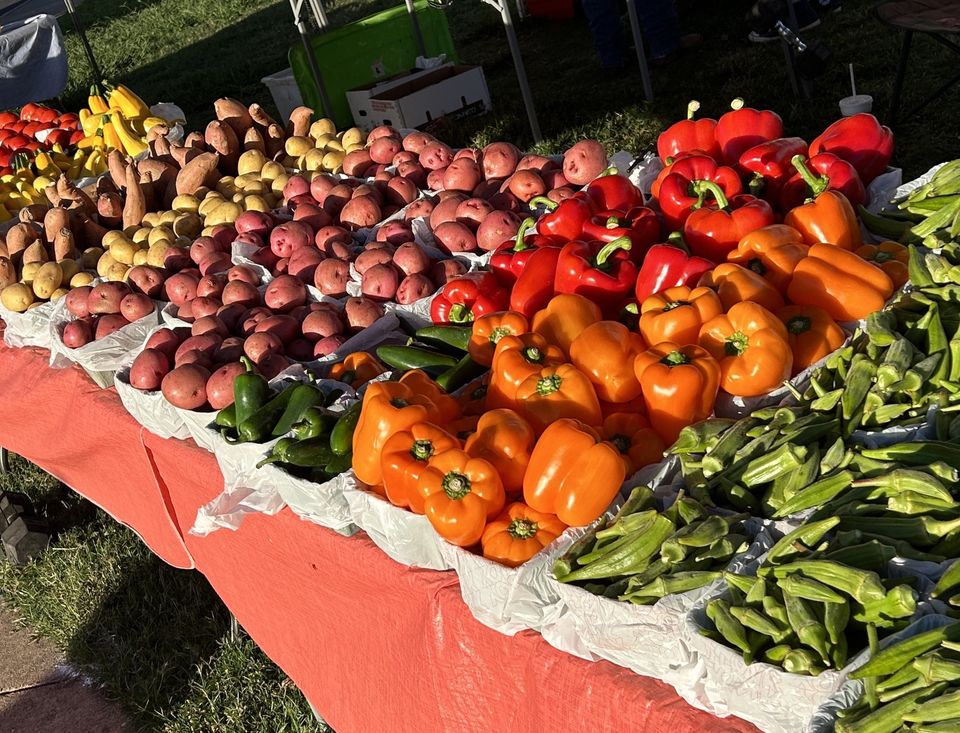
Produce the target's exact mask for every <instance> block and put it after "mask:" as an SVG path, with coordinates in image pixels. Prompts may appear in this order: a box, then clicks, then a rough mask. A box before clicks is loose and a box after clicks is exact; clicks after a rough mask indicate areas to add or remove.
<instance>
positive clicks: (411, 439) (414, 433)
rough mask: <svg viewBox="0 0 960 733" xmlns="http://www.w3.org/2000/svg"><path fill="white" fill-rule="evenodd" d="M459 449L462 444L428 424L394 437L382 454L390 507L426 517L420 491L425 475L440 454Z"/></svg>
mask: <svg viewBox="0 0 960 733" xmlns="http://www.w3.org/2000/svg"><path fill="white" fill-rule="evenodd" d="M459 447H460V441H459V440H457V439H456V438H455V437H453V436H452V435H451V434H450V433H448V432H447V431H446V430H444V429H443V428H439V427H437V426H436V425H433V424H432V423H428V422H422V423H417V424H416V425H411V426H410V428H409V429H408V430H401V431H400V432H399V433H394V434H393V435H391V436H390V437H389V438H388V439H387V442H386V443H384V444H383V451H382V452H381V453H380V470H381V473H382V474H383V488H384V491H385V492H386V495H387V499H389V501H390V503H391V504H393V505H394V506H399V507H410V510H411V511H414V512H416V513H417V514H423V496H422V495H421V494H420V492H419V491H418V490H417V485H418V484H419V482H420V473H421V471H423V469H424V468H426V466H427V461H429V460H430V458H431V457H433V456H434V455H436V454H437V453H443V452H444V451H448V450H451V449H453V448H459Z"/></svg>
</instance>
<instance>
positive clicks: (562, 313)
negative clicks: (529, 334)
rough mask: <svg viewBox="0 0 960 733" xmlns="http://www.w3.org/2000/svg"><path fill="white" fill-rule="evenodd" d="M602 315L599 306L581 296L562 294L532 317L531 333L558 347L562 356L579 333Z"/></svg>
mask: <svg viewBox="0 0 960 733" xmlns="http://www.w3.org/2000/svg"><path fill="white" fill-rule="evenodd" d="M601 318H603V315H602V314H601V313H600V306H598V305H597V304H596V303H594V302H593V301H592V300H589V299H588V298H584V297H583V296H582V295H575V294H572V293H564V294H562V295H556V296H554V297H553V298H552V299H551V300H550V302H549V303H547V307H546V308H544V309H543V310H541V311H539V312H538V313H537V314H536V315H534V317H533V331H534V333H539V334H540V335H541V336H543V337H544V338H545V339H546V340H547V341H548V342H549V343H551V344H555V345H556V346H558V347H560V349H561V350H562V351H563V353H564V354H567V353H569V352H570V344H572V343H573V340H574V339H575V338H576V337H577V336H579V335H580V332H581V331H582V330H583V329H585V328H586V327H587V326H589V325H590V324H591V323H596V322H597V321H599V320H600V319H601Z"/></svg>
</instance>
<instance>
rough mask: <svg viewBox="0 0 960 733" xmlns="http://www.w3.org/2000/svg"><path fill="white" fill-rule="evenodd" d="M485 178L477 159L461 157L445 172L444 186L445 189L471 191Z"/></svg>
mask: <svg viewBox="0 0 960 733" xmlns="http://www.w3.org/2000/svg"><path fill="white" fill-rule="evenodd" d="M481 180H483V173H482V171H481V170H480V166H479V165H477V163H476V161H473V160H470V159H469V158H460V159H459V160H455V161H453V162H452V163H451V164H450V165H448V166H447V168H446V170H444V172H443V188H444V190H445V191H461V192H463V193H470V192H472V191H473V189H475V188H476V187H477V186H478V185H479V183H480V181H481Z"/></svg>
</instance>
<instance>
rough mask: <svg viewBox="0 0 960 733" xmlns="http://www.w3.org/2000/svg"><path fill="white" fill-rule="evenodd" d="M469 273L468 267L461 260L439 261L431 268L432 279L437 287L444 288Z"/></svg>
mask: <svg viewBox="0 0 960 733" xmlns="http://www.w3.org/2000/svg"><path fill="white" fill-rule="evenodd" d="M466 271H467V266H466V265H465V264H463V263H462V262H461V261H460V260H439V261H437V262H434V263H433V266H432V267H431V268H430V279H431V280H432V281H433V283H434V284H435V285H436V286H437V287H443V286H444V285H446V284H447V282H449V281H450V280H453V279H454V278H455V277H460V275H463V274H464V273H465V272H466Z"/></svg>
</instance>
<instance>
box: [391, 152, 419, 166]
mask: <svg viewBox="0 0 960 733" xmlns="http://www.w3.org/2000/svg"><path fill="white" fill-rule="evenodd" d="M419 160H420V156H419V155H417V154H416V153H412V152H410V151H409V150H401V151H400V152H399V153H397V154H396V155H394V156H393V160H391V161H390V163H391V164H392V165H393V166H394V167H399V166H400V164H401V163H417V165H419V162H418V161H419Z"/></svg>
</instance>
